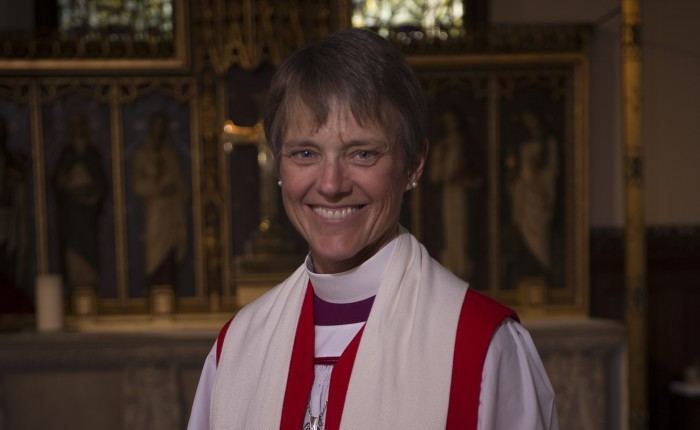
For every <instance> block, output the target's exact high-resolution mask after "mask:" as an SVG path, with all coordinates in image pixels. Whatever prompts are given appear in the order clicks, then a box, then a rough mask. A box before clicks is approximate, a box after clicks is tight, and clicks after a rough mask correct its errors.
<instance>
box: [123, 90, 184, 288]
mask: <svg viewBox="0 0 700 430" xmlns="http://www.w3.org/2000/svg"><path fill="white" fill-rule="evenodd" d="M123 120H124V159H125V166H124V167H125V168H124V181H125V190H126V209H127V217H126V218H127V248H128V251H127V252H128V265H129V296H130V297H143V296H146V295H147V294H148V292H149V291H150V290H151V289H153V288H156V287H162V286H167V287H171V288H173V289H174V291H175V292H176V294H177V295H178V296H193V295H194V294H195V285H194V279H195V277H194V261H193V260H194V258H193V245H192V244H193V223H192V219H193V211H192V208H193V205H192V185H191V184H192V169H191V154H190V144H191V141H190V136H191V134H190V108H189V105H188V104H186V103H178V102H177V101H175V100H172V99H170V98H168V97H165V96H162V95H159V94H152V95H148V96H144V97H141V98H139V99H138V100H136V101H135V102H134V103H131V104H128V105H125V106H124V116H123Z"/></svg>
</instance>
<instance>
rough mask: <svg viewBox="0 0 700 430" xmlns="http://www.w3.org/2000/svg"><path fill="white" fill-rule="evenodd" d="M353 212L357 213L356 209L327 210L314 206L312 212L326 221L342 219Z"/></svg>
mask: <svg viewBox="0 0 700 430" xmlns="http://www.w3.org/2000/svg"><path fill="white" fill-rule="evenodd" d="M355 211H357V208H356V207H344V208H338V209H329V208H324V207H320V206H314V212H316V213H317V214H318V215H320V216H322V217H323V218H326V219H343V218H345V217H346V216H348V215H350V214H352V213H353V212H355Z"/></svg>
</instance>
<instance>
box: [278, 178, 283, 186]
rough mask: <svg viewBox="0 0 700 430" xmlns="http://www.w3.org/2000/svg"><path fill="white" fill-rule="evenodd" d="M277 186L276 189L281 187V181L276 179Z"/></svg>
mask: <svg viewBox="0 0 700 430" xmlns="http://www.w3.org/2000/svg"><path fill="white" fill-rule="evenodd" d="M277 186H278V187H281V186H282V180H281V179H278V180H277Z"/></svg>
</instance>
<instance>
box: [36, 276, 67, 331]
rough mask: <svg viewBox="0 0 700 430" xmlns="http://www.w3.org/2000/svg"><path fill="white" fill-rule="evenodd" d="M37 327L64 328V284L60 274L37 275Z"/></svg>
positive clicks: (49, 329) (43, 329)
mask: <svg viewBox="0 0 700 430" xmlns="http://www.w3.org/2000/svg"><path fill="white" fill-rule="evenodd" d="M36 328H37V330H39V331H58V330H61V329H62V328H63V286H62V284H61V276H60V275H38V276H37V277H36Z"/></svg>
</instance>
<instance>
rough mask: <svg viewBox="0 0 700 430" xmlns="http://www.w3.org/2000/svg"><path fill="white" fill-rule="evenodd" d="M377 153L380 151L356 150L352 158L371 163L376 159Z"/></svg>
mask: <svg viewBox="0 0 700 430" xmlns="http://www.w3.org/2000/svg"><path fill="white" fill-rule="evenodd" d="M377 155H378V153H377V152H376V151H369V150H361V151H355V152H354V153H353V154H352V159H353V160H354V161H355V162H357V163H361V164H371V163H374V162H375V161H376V159H377Z"/></svg>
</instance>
